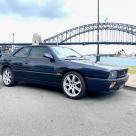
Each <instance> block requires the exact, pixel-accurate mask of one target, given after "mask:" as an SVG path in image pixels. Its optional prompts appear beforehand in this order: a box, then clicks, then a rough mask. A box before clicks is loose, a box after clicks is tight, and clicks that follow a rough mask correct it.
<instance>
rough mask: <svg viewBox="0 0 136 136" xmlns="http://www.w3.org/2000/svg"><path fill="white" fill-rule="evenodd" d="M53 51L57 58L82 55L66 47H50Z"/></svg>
mask: <svg viewBox="0 0 136 136" xmlns="http://www.w3.org/2000/svg"><path fill="white" fill-rule="evenodd" d="M52 49H53V51H54V53H55V54H56V55H57V57H58V58H72V57H78V58H79V57H82V55H80V54H79V53H77V52H76V51H74V50H73V49H70V48H66V47H52Z"/></svg>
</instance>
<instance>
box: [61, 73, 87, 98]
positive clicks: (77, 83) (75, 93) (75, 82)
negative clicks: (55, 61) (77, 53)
mask: <svg viewBox="0 0 136 136" xmlns="http://www.w3.org/2000/svg"><path fill="white" fill-rule="evenodd" d="M62 89H63V92H64V94H65V95H66V96H67V97H68V98H71V99H80V98H82V97H84V96H85V94H86V85H85V81H84V78H83V77H82V76H81V75H80V74H79V73H77V72H74V71H71V72H68V73H66V74H65V75H64V77H63V79H62Z"/></svg>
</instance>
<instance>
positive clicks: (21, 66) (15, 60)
mask: <svg viewBox="0 0 136 136" xmlns="http://www.w3.org/2000/svg"><path fill="white" fill-rule="evenodd" d="M30 49H31V47H23V48H21V49H20V50H18V51H17V52H15V53H14V54H13V56H12V58H11V59H10V64H11V65H12V69H13V72H14V74H15V77H16V78H17V79H18V80H22V79H25V78H27V71H28V69H27V66H26V63H27V62H26V60H27V57H28V54H29V51H30Z"/></svg>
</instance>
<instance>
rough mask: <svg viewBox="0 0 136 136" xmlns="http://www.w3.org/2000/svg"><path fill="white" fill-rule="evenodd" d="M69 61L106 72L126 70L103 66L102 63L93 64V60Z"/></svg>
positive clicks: (118, 67)
mask: <svg viewBox="0 0 136 136" xmlns="http://www.w3.org/2000/svg"><path fill="white" fill-rule="evenodd" d="M67 61H69V62H71V63H76V64H78V65H80V66H83V67H87V68H96V69H99V70H104V71H114V70H123V69H126V68H124V67H120V66H113V65H108V64H103V63H100V62H98V63H95V62H92V61H91V60H88V59H68V60H67Z"/></svg>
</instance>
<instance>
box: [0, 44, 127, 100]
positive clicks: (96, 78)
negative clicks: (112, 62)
mask: <svg viewBox="0 0 136 136" xmlns="http://www.w3.org/2000/svg"><path fill="white" fill-rule="evenodd" d="M0 73H1V75H2V80H3V83H4V85H5V86H8V87H11V86H14V85H16V84H17V83H18V82H19V81H25V82H32V83H39V84H45V85H51V86H56V87H61V88H62V90H63V92H64V94H65V95H66V96H67V97H69V98H72V99H79V98H81V97H83V96H85V94H86V92H87V91H89V92H95V93H105V92H111V91H115V90H118V89H120V88H122V87H123V86H124V85H125V83H126V81H127V80H128V69H127V68H123V67H113V66H108V65H103V64H99V63H92V62H91V61H90V60H89V59H87V58H84V57H83V56H82V55H80V54H79V53H77V52H76V51H74V50H73V49H70V48H66V47H60V46H25V47H22V48H20V49H18V50H16V51H15V52H14V53H12V54H10V55H4V56H2V57H0Z"/></svg>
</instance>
